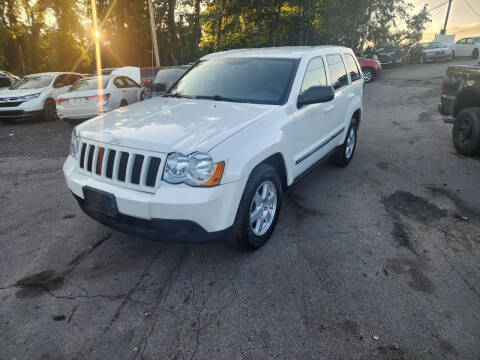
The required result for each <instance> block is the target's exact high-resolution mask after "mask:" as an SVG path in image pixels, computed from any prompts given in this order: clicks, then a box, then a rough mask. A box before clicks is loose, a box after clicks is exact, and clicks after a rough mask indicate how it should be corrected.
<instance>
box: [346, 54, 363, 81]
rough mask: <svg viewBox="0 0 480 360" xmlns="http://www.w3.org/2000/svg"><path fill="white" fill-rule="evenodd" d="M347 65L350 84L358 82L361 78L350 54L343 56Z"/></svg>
mask: <svg viewBox="0 0 480 360" xmlns="http://www.w3.org/2000/svg"><path fill="white" fill-rule="evenodd" d="M343 55H344V56H345V61H346V63H347V67H348V71H349V72H350V78H351V79H352V82H354V81H357V80H360V79H361V78H362V75H361V72H360V69H359V68H358V66H357V62H356V61H355V59H354V58H353V56H352V55H350V54H343Z"/></svg>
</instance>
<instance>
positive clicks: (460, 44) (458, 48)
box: [455, 39, 467, 56]
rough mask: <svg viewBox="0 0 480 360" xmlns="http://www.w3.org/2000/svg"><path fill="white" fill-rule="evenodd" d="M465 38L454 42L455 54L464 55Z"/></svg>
mask: <svg viewBox="0 0 480 360" xmlns="http://www.w3.org/2000/svg"><path fill="white" fill-rule="evenodd" d="M465 40H466V39H461V40H459V41H457V43H456V44H455V56H466V55H465V54H466V53H467V51H466V49H465Z"/></svg>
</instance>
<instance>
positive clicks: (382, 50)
mask: <svg viewBox="0 0 480 360" xmlns="http://www.w3.org/2000/svg"><path fill="white" fill-rule="evenodd" d="M373 52H374V54H375V55H376V56H377V58H378V60H379V61H380V64H382V65H400V66H401V65H403V53H404V50H403V49H402V48H401V47H400V46H398V45H397V44H395V43H383V44H378V45H376V46H375V49H374V51H373Z"/></svg>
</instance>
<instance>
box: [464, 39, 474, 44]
mask: <svg viewBox="0 0 480 360" xmlns="http://www.w3.org/2000/svg"><path fill="white" fill-rule="evenodd" d="M465 44H468V45H472V44H473V39H467V40H465Z"/></svg>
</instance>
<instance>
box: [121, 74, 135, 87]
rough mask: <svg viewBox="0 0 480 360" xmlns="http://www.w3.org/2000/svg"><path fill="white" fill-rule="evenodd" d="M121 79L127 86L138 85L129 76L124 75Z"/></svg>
mask: <svg viewBox="0 0 480 360" xmlns="http://www.w3.org/2000/svg"><path fill="white" fill-rule="evenodd" d="M122 79H123V81H124V82H125V83H126V84H127V87H136V86H138V84H137V83H136V82H135V81H133V80H132V79H130V78H129V77H127V76H124V77H123V78H122Z"/></svg>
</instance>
